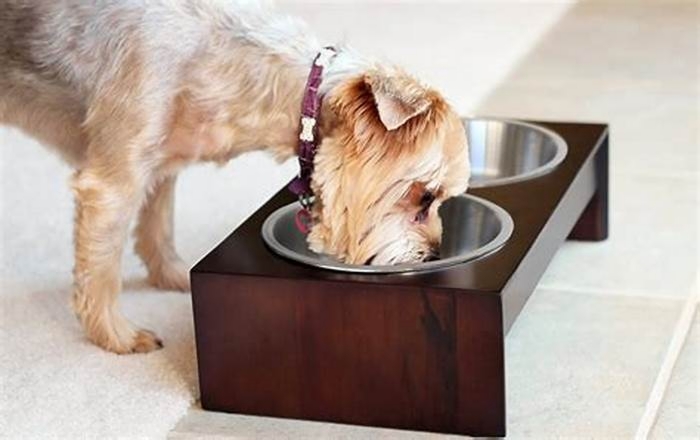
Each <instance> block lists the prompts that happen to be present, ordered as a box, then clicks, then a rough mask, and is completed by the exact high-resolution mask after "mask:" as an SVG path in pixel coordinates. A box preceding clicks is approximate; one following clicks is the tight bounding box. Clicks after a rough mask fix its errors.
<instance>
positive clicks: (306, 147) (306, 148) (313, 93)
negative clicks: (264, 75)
mask: <svg viewBox="0 0 700 440" xmlns="http://www.w3.org/2000/svg"><path fill="white" fill-rule="evenodd" d="M336 53H337V52H336V50H335V49H334V48H333V47H331V46H327V47H324V48H323V49H321V51H320V52H319V53H318V55H316V58H314V63H313V66H311V72H309V78H308V79H307V80H306V88H305V89H304V98H303V99H304V100H303V102H302V106H301V120H300V132H299V147H298V151H297V154H298V156H299V174H298V175H297V177H295V178H294V180H292V182H291V183H290V184H289V187H288V188H289V190H290V191H291V192H293V193H294V194H296V196H297V197H299V203H301V206H302V207H303V209H302V210H301V211H299V214H298V215H297V227H299V229H300V230H302V232H308V223H309V222H310V217H311V215H310V212H309V208H310V207H311V204H312V200H313V199H312V197H313V191H312V190H311V174H312V173H313V171H314V156H315V155H316V147H317V135H318V128H317V123H316V122H317V120H318V115H319V110H320V109H321V96H319V94H318V88H319V86H320V85H321V81H322V79H323V70H324V69H325V68H326V67H328V65H329V64H330V61H331V60H332V59H333V57H335V55H336ZM301 217H304V218H303V219H302V218H301ZM302 226H303V227H302Z"/></svg>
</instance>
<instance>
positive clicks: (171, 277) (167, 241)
mask: <svg viewBox="0 0 700 440" xmlns="http://www.w3.org/2000/svg"><path fill="white" fill-rule="evenodd" d="M174 198H175V176H168V177H166V178H164V179H162V180H161V181H159V182H158V183H156V185H154V187H153V189H152V190H151V192H150V194H149V195H148V198H147V200H146V203H144V204H143V207H142V208H141V212H140V214H139V220H138V225H137V226H136V230H135V231H134V232H135V237H136V246H135V248H136V253H137V254H138V255H139V257H141V259H142V260H143V262H144V264H145V265H146V268H147V269H148V280H149V282H150V283H151V284H152V285H154V286H156V287H158V288H161V289H166V290H180V291H187V290H189V288H190V280H189V275H188V269H187V266H186V265H185V263H184V262H183V261H182V260H181V259H180V257H179V256H178V255H177V252H176V251H175V244H174V236H173V207H174V206H173V205H174Z"/></svg>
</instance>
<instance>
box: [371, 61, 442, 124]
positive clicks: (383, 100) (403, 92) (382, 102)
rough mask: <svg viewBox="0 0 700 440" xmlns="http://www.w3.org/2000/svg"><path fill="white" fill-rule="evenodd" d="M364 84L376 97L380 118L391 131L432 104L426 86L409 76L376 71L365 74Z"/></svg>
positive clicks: (375, 101)
mask: <svg viewBox="0 0 700 440" xmlns="http://www.w3.org/2000/svg"><path fill="white" fill-rule="evenodd" d="M365 83H366V84H367V85H368V86H369V88H370V90H371V91H372V95H373V96H374V103H375V105H376V107H377V113H378V114H379V119H380V120H381V121H382V124H384V127H386V129H387V130H389V131H392V130H396V129H397V128H399V127H401V126H402V125H403V124H405V123H406V121H408V120H410V119H411V118H414V117H416V116H418V115H420V114H422V113H424V112H425V111H427V110H428V108H429V107H430V103H431V101H430V99H429V98H428V96H427V91H426V89H425V88H424V87H423V86H422V85H421V84H420V83H418V81H416V80H415V79H413V78H411V77H409V76H408V75H405V74H401V73H396V74H394V73H392V74H388V73H385V72H373V73H370V74H367V75H366V76H365Z"/></svg>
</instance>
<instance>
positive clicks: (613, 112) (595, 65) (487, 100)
mask: <svg viewBox="0 0 700 440" xmlns="http://www.w3.org/2000/svg"><path fill="white" fill-rule="evenodd" d="M285 7H286V8H287V9H288V10H290V11H292V12H294V13H296V14H298V15H301V16H303V17H304V18H306V19H307V20H308V21H309V22H310V24H311V25H312V28H314V29H317V30H319V31H320V32H321V34H322V35H326V36H329V37H331V38H333V37H338V36H345V37H346V39H347V40H348V41H350V42H352V44H353V45H354V46H356V47H357V48H359V49H360V50H362V51H364V52H368V53H371V54H373V55H379V56H382V55H385V56H387V58H391V59H394V60H397V61H399V62H402V63H403V64H405V65H407V66H409V67H410V68H411V69H412V70H413V71H415V72H417V73H419V74H420V75H422V76H423V77H424V78H427V79H428V80H429V81H431V82H432V83H433V84H435V85H437V86H438V87H440V88H441V89H443V90H444V91H445V93H446V94H447V95H448V96H449V97H450V98H451V99H452V101H453V102H454V103H455V105H456V106H457V107H458V108H459V109H460V110H461V111H462V112H463V113H465V114H474V115H477V114H478V115H492V116H501V117H518V118H531V119H551V120H581V121H605V122H608V123H609V124H610V126H611V204H612V205H611V209H612V210H611V237H610V239H609V240H608V241H607V242H604V243H567V244H565V245H564V247H563V248H562V249H561V250H560V251H559V253H558V254H557V256H556V258H555V260H554V261H553V262H552V264H551V266H550V268H549V270H548V271H547V273H546V274H545V276H544V278H543V280H542V281H541V284H540V286H539V288H538V290H537V291H536V293H535V294H534V295H533V297H532V298H531V300H530V302H529V304H528V305H527V306H526V308H525V310H524V311H523V313H522V315H521V317H520V319H519V321H518V322H517V323H516V325H515V326H514V327H513V329H512V331H511V333H510V334H509V336H508V338H507V341H506V348H507V380H508V408H509V413H508V423H509V437H510V436H512V437H515V438H551V437H587V438H591V437H593V438H610V437H617V438H631V437H632V436H633V435H634V433H635V431H636V429H637V426H638V424H639V419H640V417H641V415H642V413H643V410H644V406H645V404H646V402H647V398H648V395H649V392H650V390H651V387H652V384H653V382H654V380H655V378H656V376H657V374H658V370H659V367H660V365H661V363H662V361H663V359H664V356H665V355H666V349H667V345H668V343H669V341H670V338H671V335H672V332H673V330H674V327H675V323H676V321H677V319H678V315H679V313H680V310H681V306H682V303H683V298H684V297H685V296H687V295H689V294H691V291H690V290H691V285H692V281H693V278H694V276H695V274H696V272H697V270H698V259H697V258H698V244H697V243H698V159H699V157H698V154H699V153H698V150H699V144H698V127H699V125H700V124H699V122H698V121H699V120H700V118H699V114H698V63H699V61H700V59H699V55H698V41H699V40H698V38H697V37H698V35H699V34H698V5H697V3H695V2H633V1H627V2H626V1H609V2H602V1H582V2H557V1H549V2H547V1H528V2H515V1H499V2H486V1H482V2H479V1H469V2H461V3H458V4H453V3H450V4H439V5H436V4H434V3H427V2H424V3H420V4H405V3H402V4H389V5H387V4H376V3H373V4H372V5H371V6H367V5H366V4H360V5H358V4H351V5H348V4H345V3H343V2H332V3H330V2H327V3H323V4H314V5H313V6H310V5H309V4H302V5H299V4H296V3H295V4H291V5H285ZM692 293H697V292H692ZM694 328H695V330H694V332H693V333H692V334H691V335H690V338H689V341H688V343H687V346H686V347H685V349H684V352H683V355H682V357H681V360H680V361H679V364H678V366H677V367H676V369H675V370H674V374H673V377H672V381H671V385H670V389H669V392H668V394H667V397H666V400H665V401H664V403H663V405H662V409H661V411H660V414H659V419H658V422H657V425H656V427H655V429H654V431H653V437H655V438H674V439H675V438H693V437H695V438H697V437H698V436H700V426H699V424H698V396H699V392H698V381H697V379H698V378H697V374H696V373H695V370H696V367H697V345H698V333H697V318H696V323H695V327H694ZM200 434H205V435H211V436H221V437H227V438H237V437H275V438H276V437H285V438H311V437H315V438H367V437H379V438H428V437H433V436H434V435H430V434H421V433H407V432H399V431H392V430H381V429H372V428H360V427H347V426H342V425H333V424H323V423H312V422H301V421H289V420H278V419H269V418H259V417H245V416H236V415H223V414H215V413H206V412H204V411H201V410H200V409H196V408H195V409H193V410H192V411H191V413H190V415H189V416H188V417H186V418H185V419H183V420H181V422H180V423H179V424H178V426H177V427H176V428H175V429H174V430H173V432H172V433H171V437H172V438H191V437H196V436H198V435H200Z"/></svg>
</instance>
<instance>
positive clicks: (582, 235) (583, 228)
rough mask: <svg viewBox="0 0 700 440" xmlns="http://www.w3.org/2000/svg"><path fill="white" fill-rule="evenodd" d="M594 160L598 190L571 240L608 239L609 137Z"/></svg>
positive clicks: (571, 235) (575, 226) (582, 214)
mask: <svg viewBox="0 0 700 440" xmlns="http://www.w3.org/2000/svg"><path fill="white" fill-rule="evenodd" d="M594 160H595V174H596V175H595V182H596V190H595V193H594V194H593V197H591V201H590V202H588V205H587V206H586V208H585V209H584V210H583V213H581V217H579V219H578V222H577V223H576V224H575V225H574V227H573V229H572V230H571V233H569V237H568V238H569V240H584V241H601V240H605V239H606V238H608V166H609V164H608V137H606V138H605V140H604V141H603V144H602V145H601V146H600V149H599V150H598V152H597V153H596V156H595V158H594Z"/></svg>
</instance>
